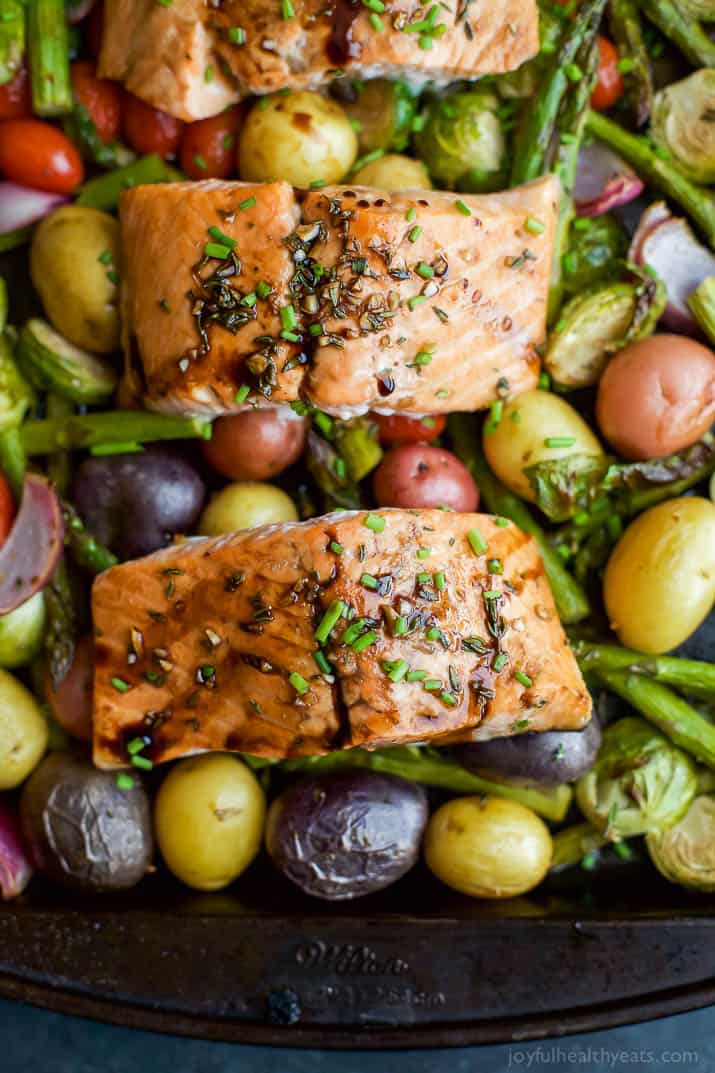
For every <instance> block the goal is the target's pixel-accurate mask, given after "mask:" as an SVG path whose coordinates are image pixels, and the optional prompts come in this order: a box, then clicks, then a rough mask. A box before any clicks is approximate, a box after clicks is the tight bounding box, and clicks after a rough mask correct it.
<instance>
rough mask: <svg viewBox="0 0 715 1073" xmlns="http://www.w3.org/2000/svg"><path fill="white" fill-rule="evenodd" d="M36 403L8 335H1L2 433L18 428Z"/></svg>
mask: <svg viewBox="0 0 715 1073" xmlns="http://www.w3.org/2000/svg"><path fill="white" fill-rule="evenodd" d="M34 401H35V396H34V392H33V391H32V388H31V387H30V386H29V384H28V383H27V382H26V381H25V380H24V378H23V376H22V374H21V373H20V371H19V369H18V367H17V363H16V362H15V359H14V357H13V354H12V347H11V345H10V341H9V339H8V338H7V336H6V335H0V433H1V432H7V431H8V430H9V429H13V428H17V427H18V425H19V424H20V423H21V421H22V419H23V418H24V416H25V414H26V413H27V411H28V410H29V409H30V408H31V407H32V405H33V403H34Z"/></svg>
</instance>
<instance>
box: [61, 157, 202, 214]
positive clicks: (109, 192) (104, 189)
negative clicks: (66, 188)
mask: <svg viewBox="0 0 715 1073" xmlns="http://www.w3.org/2000/svg"><path fill="white" fill-rule="evenodd" d="M183 178H184V176H183V175H182V173H181V172H180V171H177V169H176V168H172V167H171V165H169V164H167V163H166V161H165V160H162V159H161V157H160V156H158V155H157V154H156V153H150V154H149V156H143V157H140V158H139V160H135V161H133V162H132V163H131V164H127V165H126V166H125V167H123V168H117V170H116V171H110V172H108V173H107V174H106V175H98V176H97V177H96V178H95V179H90V180H89V181H88V182H86V183H84V185H83V186H82V187H80V191H79V195H78V197H77V201H76V204H77V205H85V206H86V207H87V208H89V209H104V210H105V211H107V210H111V209H116V207H117V204H118V202H119V195H120V194H121V193H122V192H123V191H124V190H129V189H130V187H132V186H141V185H142V184H144V183H173V182H178V181H179V180H180V179H183Z"/></svg>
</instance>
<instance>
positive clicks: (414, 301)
mask: <svg viewBox="0 0 715 1073" xmlns="http://www.w3.org/2000/svg"><path fill="white" fill-rule="evenodd" d="M426 301H427V295H425V294H417V295H415V297H414V298H410V300H409V302H408V303H407V304H408V306H409V307H410V312H412V313H414V311H415V309H417V306H421V305H422V303H423V302H426Z"/></svg>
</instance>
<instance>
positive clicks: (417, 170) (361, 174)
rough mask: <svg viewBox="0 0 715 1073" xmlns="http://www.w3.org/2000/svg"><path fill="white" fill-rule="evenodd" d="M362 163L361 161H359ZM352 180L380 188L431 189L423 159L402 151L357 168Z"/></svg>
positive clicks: (358, 183)
mask: <svg viewBox="0 0 715 1073" xmlns="http://www.w3.org/2000/svg"><path fill="white" fill-rule="evenodd" d="M358 163H360V161H358ZM351 181H352V182H354V183H356V184H357V185H358V186H375V187H377V188H378V189H380V190H390V191H392V190H429V189H431V187H432V183H431V181H430V177H429V172H428V171H427V168H426V167H425V166H424V164H423V163H422V161H421V160H415V158H414V157H411V156H403V155H402V154H400V153H385V154H384V155H383V156H380V157H378V158H377V159H376V160H369V161H368V162H367V163H366V164H363V165H362V166H361V167H360V168H358V169H357V170H355V171H354V172H353V174H352V176H351Z"/></svg>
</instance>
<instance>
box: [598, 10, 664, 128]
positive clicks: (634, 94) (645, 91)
mask: <svg viewBox="0 0 715 1073" xmlns="http://www.w3.org/2000/svg"><path fill="white" fill-rule="evenodd" d="M608 10H609V16H610V23H611V30H612V33H613V37H614V40H615V42H616V45H617V46H618V52H619V54H620V57H621V64H622V66H624V67H625V66H626V65H627V67H628V69H627V70H624V72H623V78H624V81H625V84H626V93H627V96H628V102H629V104H630V107H631V111H632V112H633V115H634V118H635V121H636V126H638V127H642V126H644V125H645V124H646V123H647V122H648V120H649V118H650V114H651V110H652V107H653V74H652V72H651V66H650V57H649V55H648V46H647V45H646V40H645V36H644V33H643V26H642V24H641V19H640V16H639V13H638V3H637V0H610V4H609V9H608ZM624 60H625V61H626V64H623V61H624Z"/></svg>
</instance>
